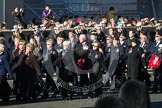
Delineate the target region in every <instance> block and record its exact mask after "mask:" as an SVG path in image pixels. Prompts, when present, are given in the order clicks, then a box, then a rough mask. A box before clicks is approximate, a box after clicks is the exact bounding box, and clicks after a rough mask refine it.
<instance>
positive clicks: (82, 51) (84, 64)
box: [74, 34, 92, 87]
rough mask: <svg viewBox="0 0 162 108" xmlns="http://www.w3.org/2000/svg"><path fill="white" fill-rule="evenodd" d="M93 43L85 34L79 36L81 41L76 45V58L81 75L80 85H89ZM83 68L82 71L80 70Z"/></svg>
mask: <svg viewBox="0 0 162 108" xmlns="http://www.w3.org/2000/svg"><path fill="white" fill-rule="evenodd" d="M91 46H92V45H91V43H90V42H89V41H88V40H87V38H86V35H85V34H81V35H80V36H79V42H78V43H77V44H76V46H75V47H74V60H75V63H76V65H77V68H79V69H76V71H78V72H77V73H78V74H79V75H80V86H81V87H83V86H85V85H89V80H88V71H87V70H89V69H90V68H91V67H92V64H91V60H90V59H89V58H88V55H89V51H90V49H91ZM80 69H81V71H79V70H80Z"/></svg>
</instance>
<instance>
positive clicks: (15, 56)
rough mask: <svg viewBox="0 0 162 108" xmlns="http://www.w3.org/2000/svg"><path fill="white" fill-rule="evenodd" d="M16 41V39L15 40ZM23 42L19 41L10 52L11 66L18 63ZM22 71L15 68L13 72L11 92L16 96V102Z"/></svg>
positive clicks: (18, 96)
mask: <svg viewBox="0 0 162 108" xmlns="http://www.w3.org/2000/svg"><path fill="white" fill-rule="evenodd" d="M15 39H16V38H15ZM25 45H26V42H25V40H19V42H18V44H17V42H16V43H15V45H14V47H15V48H12V49H11V50H12V51H11V52H10V53H11V54H10V55H11V58H10V59H11V60H10V61H11V65H12V66H14V65H15V64H16V63H17V62H18V61H19V58H20V56H21V55H22V54H23V53H24V52H25ZM21 71H22V70H21V69H20V68H16V69H14V70H13V75H14V81H13V92H14V94H16V100H20V79H21V76H22V72H21Z"/></svg>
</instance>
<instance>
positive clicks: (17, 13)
mask: <svg viewBox="0 0 162 108" xmlns="http://www.w3.org/2000/svg"><path fill="white" fill-rule="evenodd" d="M12 15H13V17H14V22H15V24H19V23H23V18H22V17H23V16H24V10H23V9H22V8H20V10H19V8H18V7H16V8H14V10H13V12H12Z"/></svg>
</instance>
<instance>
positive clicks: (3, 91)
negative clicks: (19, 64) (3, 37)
mask: <svg viewBox="0 0 162 108" xmlns="http://www.w3.org/2000/svg"><path fill="white" fill-rule="evenodd" d="M6 71H7V72H8V74H9V79H12V78H13V73H12V70H11V67H10V65H9V63H8V60H7V57H6V55H5V54H4V45H3V44H0V97H1V98H2V101H5V102H6V101H8V100H9V95H10V93H11V88H10V87H9V84H8V83H7V78H6Z"/></svg>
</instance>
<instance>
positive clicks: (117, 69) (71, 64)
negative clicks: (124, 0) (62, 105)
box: [0, 5, 162, 101]
mask: <svg viewBox="0 0 162 108" xmlns="http://www.w3.org/2000/svg"><path fill="white" fill-rule="evenodd" d="M113 10H114V9H113V8H112V7H111V9H110V11H113ZM24 14H25V10H24V9H19V8H17V7H16V8H15V9H14V10H13V12H12V15H13V17H14V22H15V25H13V29H12V30H11V31H12V35H11V36H10V38H9V39H8V40H6V37H5V36H4V34H3V30H6V29H7V24H6V23H5V22H2V23H1V28H0V97H1V98H2V100H3V101H8V100H9V95H10V94H11V92H12V93H13V94H15V95H16V100H30V99H36V98H37V96H38V95H39V93H40V92H43V95H42V98H48V96H49V92H50V91H52V93H53V96H55V95H56V94H59V93H60V94H61V95H62V97H63V99H66V98H67V97H68V93H70V94H71V95H70V97H71V98H72V97H73V94H74V93H75V91H70V90H67V88H65V87H64V86H63V85H60V87H58V85H57V84H56V83H55V81H54V80H53V74H57V77H59V78H61V79H62V80H63V81H64V82H66V83H67V84H70V85H72V86H78V87H85V86H89V85H93V84H95V83H97V82H98V81H100V80H101V79H102V80H103V84H104V85H105V86H110V90H115V89H116V88H120V86H121V85H122V84H123V83H124V82H125V81H126V80H131V79H136V80H139V81H141V82H144V83H145V84H146V85H147V86H148V87H149V86H151V82H150V75H149V74H148V71H147V69H148V62H149V59H150V57H152V56H153V55H156V56H158V57H159V58H162V41H161V40H162V28H161V24H162V21H161V20H156V19H155V18H152V19H149V18H141V19H134V18H132V19H129V18H128V17H123V16H118V17H116V15H111V13H109V14H108V18H106V17H101V18H95V17H94V18H93V17H90V18H89V17H86V16H84V17H79V16H75V17H68V16H64V17H62V18H60V20H56V19H55V17H53V16H52V10H51V9H50V6H49V5H46V6H45V9H44V10H43V12H42V22H41V24H38V22H37V20H36V19H35V18H34V19H33V20H32V21H31V22H28V23H27V22H26V21H25V20H24V18H23V15H24ZM112 14H114V12H112ZM110 16H111V17H110ZM128 26H133V27H135V28H136V29H131V30H127V29H126V27H128ZM142 26H148V27H153V28H154V29H152V30H150V31H144V30H143V28H142ZM106 27H108V29H106ZM23 29H28V30H30V31H33V32H32V33H31V34H28V35H27V36H26V35H25V34H24V32H23ZM49 29H50V32H49V31H48V30H49ZM7 44H8V46H6V45H7ZM49 61H50V65H49ZM51 67H52V70H51ZM161 68H162V64H160V66H159V67H158V68H157V69H156V70H155V72H154V87H153V90H152V91H153V92H155V93H157V92H158V91H159V90H160V91H161V90H162V69H161ZM7 72H8V74H7ZM43 73H46V74H45V81H44V80H43V79H42V78H43V77H44V76H43V75H44V74H43ZM7 75H9V79H13V88H12V90H11V88H10V87H9V85H8V83H7ZM103 75H104V77H103ZM101 94H102V89H101V87H96V88H95V89H94V90H90V91H88V95H89V96H95V97H98V96H100V95H101ZM78 95H83V93H78Z"/></svg>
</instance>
